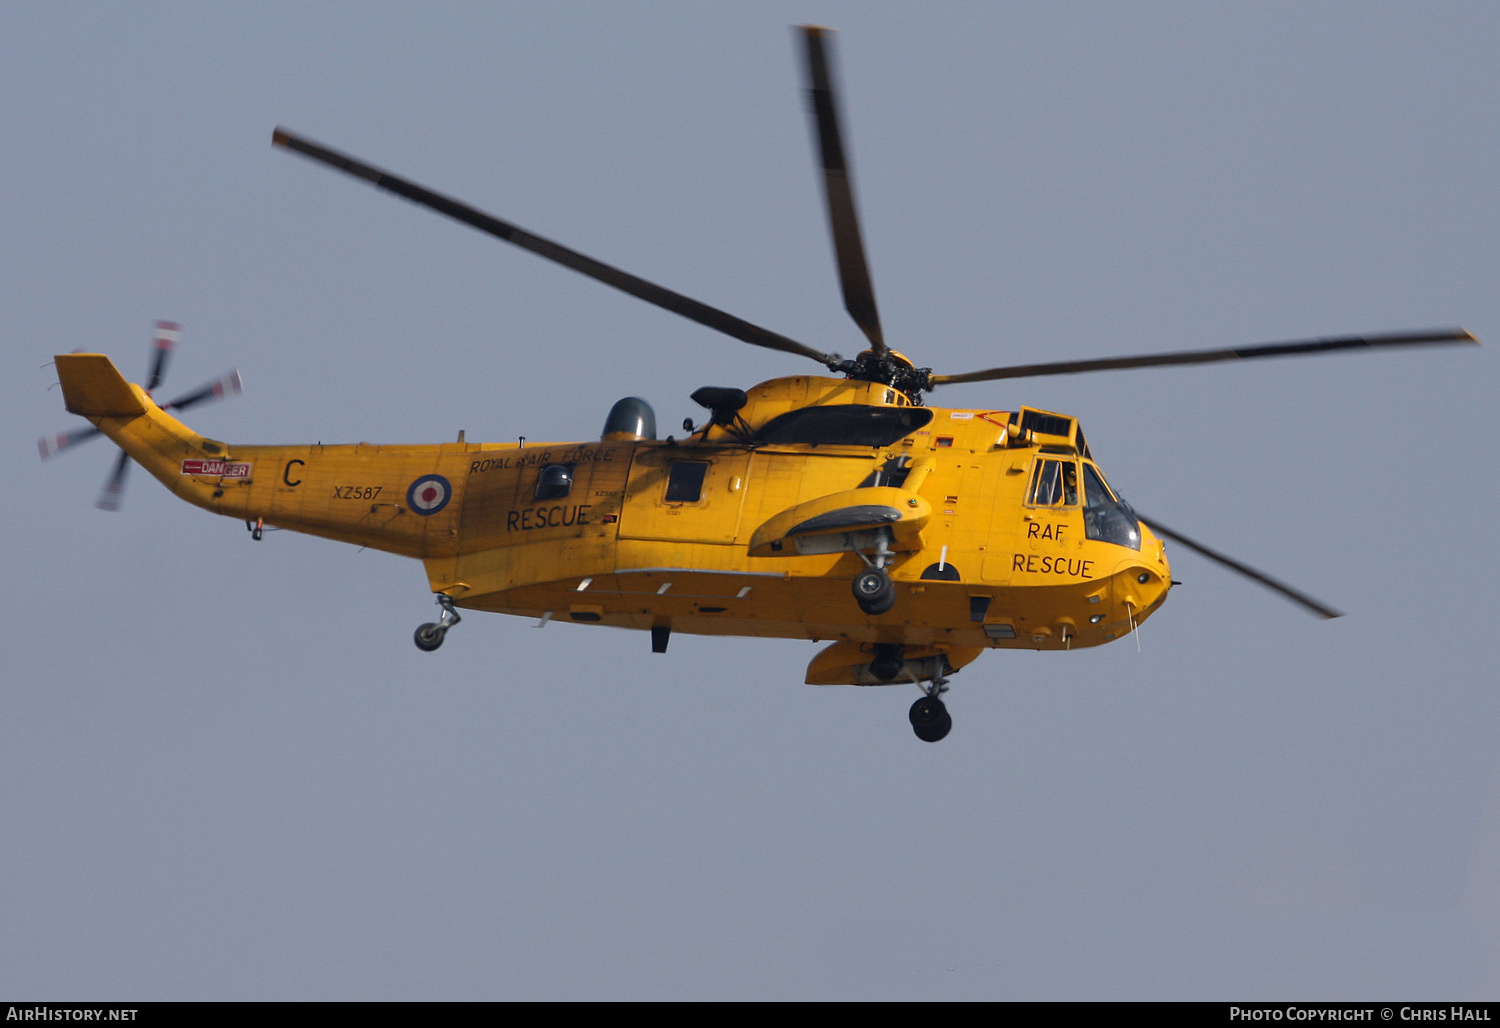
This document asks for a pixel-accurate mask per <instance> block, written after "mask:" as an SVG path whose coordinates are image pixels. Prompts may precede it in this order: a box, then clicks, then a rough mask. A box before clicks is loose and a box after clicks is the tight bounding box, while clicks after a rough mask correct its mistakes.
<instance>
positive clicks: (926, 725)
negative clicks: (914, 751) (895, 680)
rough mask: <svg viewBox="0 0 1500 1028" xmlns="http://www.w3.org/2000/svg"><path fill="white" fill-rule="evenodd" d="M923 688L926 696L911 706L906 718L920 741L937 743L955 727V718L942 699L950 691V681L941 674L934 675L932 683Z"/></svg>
mask: <svg viewBox="0 0 1500 1028" xmlns="http://www.w3.org/2000/svg"><path fill="white" fill-rule="evenodd" d="M921 688H922V692H923V693H925V695H924V696H923V697H922V698H921V699H920V700H918V701H917V702H915V703H913V704H912V705H911V712H910V713H909V714H907V715H906V716H907V719H908V720H910V721H911V730H912V731H913V732H916V733H917V738H918V739H921V740H922V741H923V742H937V741H939V740H940V739H942V738H943V737H945V736H946V735H947V734H948V731H949V730H950V729H951V728H952V727H953V717H952V715H950V714H949V713H948V706H947V704H945V703H944V702H943V701H942V699H941V698H940V697H941V696H942V695H943V693H945V692H947V691H948V679H946V678H944V677H943V675H942V673H941V672H939V673H938V674H936V675H933V677H932V681H931V682H929V683H928V684H927V685H923V686H922V687H921Z"/></svg>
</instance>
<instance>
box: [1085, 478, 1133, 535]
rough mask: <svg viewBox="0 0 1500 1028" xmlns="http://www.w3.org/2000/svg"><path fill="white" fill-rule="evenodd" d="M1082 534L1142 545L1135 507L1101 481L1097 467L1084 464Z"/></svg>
mask: <svg viewBox="0 0 1500 1028" xmlns="http://www.w3.org/2000/svg"><path fill="white" fill-rule="evenodd" d="M1083 534H1084V535H1086V536H1088V537H1089V538H1090V539H1097V540H1099V541H1100V542H1106V543H1114V544H1115V545H1116V546H1128V547H1130V548H1131V549H1132V550H1139V549H1140V548H1141V523H1140V517H1139V516H1138V515H1137V514H1136V512H1135V510H1134V509H1133V508H1132V507H1131V506H1130V504H1128V503H1126V502H1125V501H1124V500H1123V499H1120V498H1118V497H1116V496H1115V495H1114V494H1113V493H1111V492H1110V491H1109V487H1108V486H1107V485H1105V484H1104V478H1103V477H1102V476H1101V475H1100V474H1099V469H1098V468H1096V467H1094V465H1092V464H1090V463H1088V462H1087V461H1085V462H1084V464H1083Z"/></svg>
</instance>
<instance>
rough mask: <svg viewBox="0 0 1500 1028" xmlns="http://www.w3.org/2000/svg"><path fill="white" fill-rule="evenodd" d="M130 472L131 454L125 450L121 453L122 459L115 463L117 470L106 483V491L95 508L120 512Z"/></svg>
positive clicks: (96, 502)
mask: <svg viewBox="0 0 1500 1028" xmlns="http://www.w3.org/2000/svg"><path fill="white" fill-rule="evenodd" d="M129 470H130V454H128V453H126V452H125V451H124V450H121V451H120V457H119V459H118V460H116V461H115V469H114V471H112V472H111V473H110V476H109V481H107V482H105V483H104V489H103V490H102V491H101V492H100V493H99V499H98V500H96V501H95V502H94V506H96V507H98V508H99V509H100V510H111V511H114V510H119V509H120V500H121V499H122V498H123V497H124V494H125V474H126V472H128V471H129Z"/></svg>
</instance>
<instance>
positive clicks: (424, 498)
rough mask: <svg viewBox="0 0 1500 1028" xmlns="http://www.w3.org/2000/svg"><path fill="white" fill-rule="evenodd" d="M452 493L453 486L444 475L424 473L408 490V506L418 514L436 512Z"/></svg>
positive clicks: (445, 503)
mask: <svg viewBox="0 0 1500 1028" xmlns="http://www.w3.org/2000/svg"><path fill="white" fill-rule="evenodd" d="M452 495H453V487H452V486H450V485H449V484H448V480H447V479H446V478H444V477H443V476H442V475H423V476H422V477H421V478H419V479H417V480H416V481H415V482H413V483H412V484H411V488H409V489H407V490H406V506H407V508H408V509H409V510H411V511H412V512H413V513H416V514H436V513H437V512H438V511H440V510H442V509H443V508H444V507H446V506H448V497H450V496H452Z"/></svg>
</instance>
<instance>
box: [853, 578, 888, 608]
mask: <svg viewBox="0 0 1500 1028" xmlns="http://www.w3.org/2000/svg"><path fill="white" fill-rule="evenodd" d="M853 588H854V600H855V602H856V603H858V604H859V609H860V610H862V611H864V612H865V613H866V614H884V613H885V612H886V611H888V610H890V609H891V608H892V607H894V606H895V605H896V583H895V582H892V581H891V576H890V575H888V574H886V573H885V569H884V568H870V569H868V570H865V571H861V572H860V573H859V574H857V575H855V576H854V586H853Z"/></svg>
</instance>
